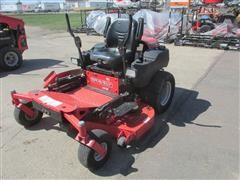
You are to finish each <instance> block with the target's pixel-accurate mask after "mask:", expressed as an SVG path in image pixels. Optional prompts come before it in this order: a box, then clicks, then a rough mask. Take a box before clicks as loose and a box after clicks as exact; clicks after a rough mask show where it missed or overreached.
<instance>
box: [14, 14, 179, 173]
mask: <svg viewBox="0 0 240 180" xmlns="http://www.w3.org/2000/svg"><path fill="white" fill-rule="evenodd" d="M129 17H130V18H129V19H117V20H116V21H114V22H113V23H111V22H110V19H108V20H107V25H106V27H105V31H104V32H105V33H104V34H105V38H106V41H105V43H100V44H97V45H95V46H94V47H93V48H92V49H90V50H89V51H86V52H82V51H81V40H80V38H79V37H77V36H75V35H74V34H73V32H72V30H71V27H70V23H69V19H68V15H67V14H66V19H67V24H68V29H69V32H70V34H71V35H72V37H73V38H74V40H75V44H76V46H77V48H78V51H79V58H77V59H76V60H77V62H78V65H79V66H80V68H78V69H74V70H70V71H66V72H62V73H55V72H51V73H50V74H49V75H48V76H47V77H46V78H45V79H44V88H45V89H44V90H38V91H30V92H28V93H25V94H23V93H17V92H16V91H13V92H12V94H11V95H12V102H13V104H14V105H15V107H16V108H15V112H14V114H15V119H16V120H17V122H19V123H20V124H22V125H23V126H25V127H29V126H32V125H34V124H36V123H38V122H39V121H41V118H42V115H43V113H45V114H48V115H49V116H51V117H52V118H54V119H56V120H58V121H59V122H60V124H61V125H63V126H65V129H67V133H68V134H69V135H70V136H72V137H73V138H74V139H75V140H76V141H78V142H79V150H78V158H79V160H80V162H81V163H82V164H83V165H84V166H85V167H87V168H89V169H90V170H95V169H98V168H101V167H102V166H103V165H104V163H105V162H106V161H107V160H108V158H109V156H110V153H111V147H112V142H113V140H116V143H117V145H119V146H121V147H125V146H126V145H129V144H131V142H133V140H136V139H139V138H140V137H142V136H144V134H145V133H146V132H147V131H149V130H150V129H151V127H152V126H153V125H154V122H155V116H156V115H157V114H159V113H163V112H164V111H166V110H167V108H168V107H169V105H170V104H171V102H172V98H173V95H174V89H175V80H174V77H173V75H172V74H170V73H169V72H166V71H164V67H166V66H167V65H168V62H169V51H168V49H167V48H165V47H161V46H159V45H158V46H156V47H151V48H149V47H148V46H147V44H146V43H145V42H143V41H141V39H142V34H143V25H144V22H143V19H139V21H138V22H137V21H135V20H132V17H131V16H129ZM140 44H143V49H142V50H141V51H137V47H138V46H139V45H140ZM66 126H67V127H68V128H66Z"/></svg>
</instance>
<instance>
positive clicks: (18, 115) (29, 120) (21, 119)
mask: <svg viewBox="0 0 240 180" xmlns="http://www.w3.org/2000/svg"><path fill="white" fill-rule="evenodd" d="M25 105H26V106H27V107H29V108H32V103H30V102H29V103H26V104H25ZM42 116H43V113H42V112H40V111H38V110H36V109H34V117H28V115H27V114H26V113H25V112H24V111H22V110H21V109H19V108H16V107H15V109H14V117H15V119H16V121H17V122H18V123H19V124H21V125H23V126H24V127H31V126H33V125H35V124H37V123H39V122H40V121H41V119H42Z"/></svg>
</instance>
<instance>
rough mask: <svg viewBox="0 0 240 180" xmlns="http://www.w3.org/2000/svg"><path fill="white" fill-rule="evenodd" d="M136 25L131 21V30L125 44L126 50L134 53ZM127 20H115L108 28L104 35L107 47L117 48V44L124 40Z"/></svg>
mask: <svg viewBox="0 0 240 180" xmlns="http://www.w3.org/2000/svg"><path fill="white" fill-rule="evenodd" d="M137 26H138V23H137V22H136V21H135V20H133V24H132V30H131V33H130V37H129V39H128V42H127V49H128V50H132V51H135V49H136V32H137ZM128 28H129V19H122V18H120V19H117V20H116V21H114V22H113V23H112V24H111V25H110V26H109V28H108V31H107V34H106V44H107V47H118V44H119V42H122V41H124V40H125V38H126V36H127V34H128Z"/></svg>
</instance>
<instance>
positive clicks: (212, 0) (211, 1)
mask: <svg viewBox="0 0 240 180" xmlns="http://www.w3.org/2000/svg"><path fill="white" fill-rule="evenodd" d="M222 2H223V0H203V3H204V4H218V3H222Z"/></svg>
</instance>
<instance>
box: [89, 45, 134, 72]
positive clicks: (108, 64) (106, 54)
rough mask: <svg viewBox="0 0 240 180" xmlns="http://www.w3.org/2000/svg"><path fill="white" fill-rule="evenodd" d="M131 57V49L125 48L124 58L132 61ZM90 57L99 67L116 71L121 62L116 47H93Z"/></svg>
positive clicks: (120, 66)
mask: <svg viewBox="0 0 240 180" xmlns="http://www.w3.org/2000/svg"><path fill="white" fill-rule="evenodd" d="M133 58H134V57H133V54H132V51H130V50H127V51H126V54H125V59H127V60H128V61H132V59H133ZM90 59H91V60H92V61H95V62H97V63H98V65H99V67H102V68H106V69H111V70H116V71H117V70H119V69H121V68H122V64H123V62H122V56H121V55H120V53H119V49H118V48H106V47H102V48H95V49H93V51H92V53H91V54H90Z"/></svg>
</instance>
